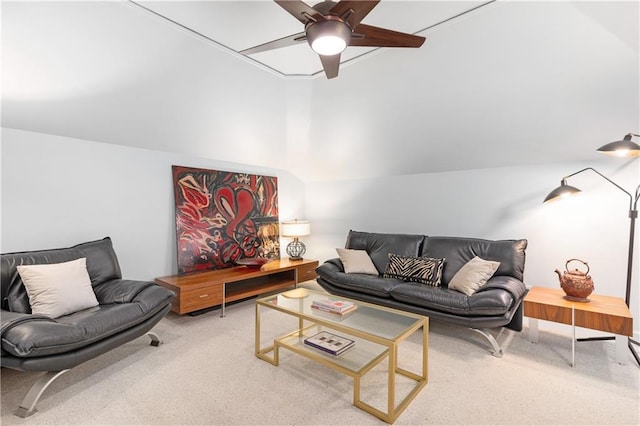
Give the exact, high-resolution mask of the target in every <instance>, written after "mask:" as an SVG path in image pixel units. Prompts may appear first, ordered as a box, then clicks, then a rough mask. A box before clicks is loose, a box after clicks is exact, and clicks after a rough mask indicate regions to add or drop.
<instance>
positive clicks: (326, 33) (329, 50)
mask: <svg viewBox="0 0 640 426" xmlns="http://www.w3.org/2000/svg"><path fill="white" fill-rule="evenodd" d="M307 40H308V41H309V45H310V46H311V49H313V51H314V52H316V53H317V54H319V55H326V56H332V55H337V54H339V53H342V51H343V50H344V49H346V48H347V45H348V44H349V42H350V41H351V29H350V28H349V26H348V25H347V24H345V23H344V22H342V21H337V20H327V21H319V22H314V23H312V24H311V25H309V26H308V27H307Z"/></svg>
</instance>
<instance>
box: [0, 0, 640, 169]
mask: <svg viewBox="0 0 640 426" xmlns="http://www.w3.org/2000/svg"><path fill="white" fill-rule="evenodd" d="M1 7H2V125H3V126H6V127H12V128H19V129H25V130H31V131H36V132H42V133H50V134H56V135H63V136H69V137H74V138H81V139H87V140H91V141H98V142H105V143H112V144H120V145H127V146H132V147H139V148H145V149H152V150H161V151H170V152H178V153H184V154H185V155H189V156H198V157H205V158H213V159H217V160H222V161H232V162H239V163H243V164H251V165H256V166H263V167H273V168H280V169H287V170H291V171H292V172H293V173H295V174H296V175H298V176H299V177H300V178H301V179H302V180H305V181H310V180H323V179H343V178H363V177H372V176H388V175H399V174H415V173H431V172H441V171H448V170H462V169H473V168H487V167H500V166H507V165H516V166H517V165H523V164H539V163H549V162H555V161H566V160H588V159H590V158H594V157H595V156H596V155H597V154H596V153H595V151H594V150H595V148H597V147H598V146H600V145H602V144H604V143H606V142H610V141H613V140H617V139H619V138H621V137H622V136H623V135H624V134H625V133H627V132H635V133H639V131H640V83H639V80H640V65H639V63H640V60H639V47H638V40H639V31H638V28H639V23H640V11H639V7H638V2H635V1H628V2H624V1H623V2H610V1H603V2H520V1H518V2H512V1H509V2H507V1H504V2H503V1H496V2H488V3H487V2H476V1H469V2H445V1H442V2H438V1H393V0H382V1H381V3H380V4H379V5H378V6H377V7H376V8H375V9H374V10H373V11H372V12H371V14H370V15H368V16H367V18H366V19H365V21H364V22H365V23H367V24H370V25H376V26H381V27H385V28H391V29H394V30H398V31H403V32H409V33H417V34H420V35H423V36H425V37H426V38H427V41H426V43H425V44H424V45H423V46H422V47H421V48H419V49H385V48H382V49H365V48H348V49H347V51H346V52H345V55H344V57H343V60H344V63H343V64H342V66H341V69H340V75H339V76H338V77H337V78H336V79H332V80H327V79H326V78H325V77H324V75H323V74H322V73H321V72H320V70H321V65H320V62H319V60H318V58H317V56H315V55H313V54H312V53H311V52H310V49H309V48H308V46H307V45H305V44H302V45H298V46H294V47H288V48H284V49H280V50H277V51H272V52H265V53H262V54H257V55H253V56H252V57H251V58H247V57H245V56H243V55H240V54H239V53H237V52H238V51H240V50H242V49H245V48H247V47H251V46H253V45H256V44H260V43H263V42H266V41H269V40H272V39H275V38H279V37H283V36H287V35H290V34H293V33H296V32H300V31H301V30H302V28H301V24H300V23H299V22H297V21H296V20H295V19H293V18H292V17H291V16H290V15H288V14H287V13H286V12H285V11H284V10H282V8H280V7H279V6H277V5H276V4H275V3H273V2H270V1H227V2H225V1H205V2H193V1H173V2H171V1H169V2H164V1H162V2H154V1H145V2H140V3H134V2H100V1H92V2H5V1H3V2H2V6H1Z"/></svg>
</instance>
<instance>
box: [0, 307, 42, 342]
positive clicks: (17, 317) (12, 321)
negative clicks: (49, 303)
mask: <svg viewBox="0 0 640 426" xmlns="http://www.w3.org/2000/svg"><path fill="white" fill-rule="evenodd" d="M0 318H1V323H2V325H1V326H0V336H2V335H4V333H6V332H7V331H9V330H10V329H11V328H13V327H15V326H16V325H19V324H23V323H25V322H29V321H53V320H52V319H51V318H49V317H47V316H44V315H33V314H23V313H21V312H11V311H5V310H4V309H2V311H0Z"/></svg>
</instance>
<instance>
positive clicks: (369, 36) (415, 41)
mask: <svg viewBox="0 0 640 426" xmlns="http://www.w3.org/2000/svg"><path fill="white" fill-rule="evenodd" d="M357 33H359V34H360V35H362V36H364V37H358V34H355V33H354V37H351V42H350V43H349V46H365V47H420V46H422V44H423V43H424V41H425V40H426V39H425V38H424V37H422V36H417V35H413V34H407V33H401V32H398V31H393V30H387V29H385V28H380V27H372V26H371V25H365V24H360V25H358V31H357Z"/></svg>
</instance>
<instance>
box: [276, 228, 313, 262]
mask: <svg viewBox="0 0 640 426" xmlns="http://www.w3.org/2000/svg"><path fill="white" fill-rule="evenodd" d="M280 234H281V235H282V236H283V237H288V238H293V241H291V242H290V243H289V244H288V245H287V254H288V255H289V259H291V260H300V259H302V255H304V253H305V252H306V251H307V248H306V247H305V246H304V243H303V242H302V241H300V240H299V239H298V238H300V237H304V236H307V235H311V224H310V223H309V222H308V221H306V220H293V221H289V222H282V223H281V224H280Z"/></svg>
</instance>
